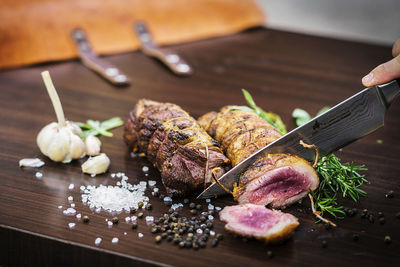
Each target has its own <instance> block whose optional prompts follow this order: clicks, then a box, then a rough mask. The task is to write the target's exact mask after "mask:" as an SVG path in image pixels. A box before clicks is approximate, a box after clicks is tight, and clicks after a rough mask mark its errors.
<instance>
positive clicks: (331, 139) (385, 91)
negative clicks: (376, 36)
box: [197, 79, 400, 198]
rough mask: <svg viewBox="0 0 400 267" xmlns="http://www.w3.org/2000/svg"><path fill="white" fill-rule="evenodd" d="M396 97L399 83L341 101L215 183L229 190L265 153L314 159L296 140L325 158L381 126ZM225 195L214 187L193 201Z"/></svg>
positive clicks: (385, 85)
mask: <svg viewBox="0 0 400 267" xmlns="http://www.w3.org/2000/svg"><path fill="white" fill-rule="evenodd" d="M399 93H400V79H398V80H393V81H391V82H389V83H387V84H382V85H378V86H373V87H369V88H366V89H364V90H362V91H361V92H359V93H357V94H355V95H353V96H351V97H350V98H348V99H346V100H345V101H343V102H341V103H339V104H337V105H336V106H334V107H332V108H331V109H329V110H328V111H326V112H325V113H323V114H321V115H319V116H317V117H315V118H314V119H312V120H311V121H309V122H308V123H306V124H304V125H302V126H300V127H297V128H296V129H294V130H292V131H291V132H289V133H287V134H286V135H284V136H282V137H281V138H279V139H277V140H276V141H274V142H273V143H271V144H269V145H267V146H265V147H263V148H261V149H260V150H258V151H257V152H256V153H254V154H253V155H251V156H250V157H248V158H247V159H246V160H244V161H242V162H240V163H239V164H238V165H236V166H235V167H234V168H232V169H231V170H230V171H228V172H227V173H225V174H224V175H223V176H222V177H220V178H219V179H218V181H219V182H220V183H221V184H223V185H224V186H225V187H226V188H228V189H230V190H232V188H233V185H234V184H235V182H237V181H238V178H239V176H240V174H241V173H242V172H243V171H245V170H246V169H247V168H248V167H249V166H250V165H251V164H253V163H254V162H255V161H256V160H257V159H259V158H261V157H263V156H265V155H266V154H268V153H291V154H296V155H298V156H300V157H303V158H304V159H306V160H309V161H312V160H313V159H314V156H315V155H314V154H315V153H314V150H312V149H307V148H304V147H303V146H302V145H301V144H300V140H302V141H304V142H305V143H306V144H313V145H316V146H317V147H318V148H319V152H320V155H321V156H325V155H327V154H329V153H331V152H334V151H336V150H338V149H339V148H341V147H344V146H345V145H347V144H349V143H351V142H353V141H355V140H357V139H359V138H361V137H363V136H365V135H367V134H369V133H371V132H373V131H375V130H376V129H378V128H380V127H382V126H383V122H384V117H385V112H386V110H387V109H388V108H389V106H390V104H391V103H392V102H393V100H394V99H395V98H396V97H397V96H398V94H399ZM223 194H226V192H225V191H224V190H223V189H221V188H220V187H219V186H218V185H217V184H216V183H213V184H212V185H210V186H209V187H208V188H207V189H206V190H204V191H203V192H202V193H201V194H200V195H199V196H198V197H197V198H209V197H214V196H218V195H223Z"/></svg>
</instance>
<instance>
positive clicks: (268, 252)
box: [267, 250, 274, 259]
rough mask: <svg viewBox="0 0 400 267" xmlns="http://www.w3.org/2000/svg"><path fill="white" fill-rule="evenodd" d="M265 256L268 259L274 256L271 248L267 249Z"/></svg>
mask: <svg viewBox="0 0 400 267" xmlns="http://www.w3.org/2000/svg"><path fill="white" fill-rule="evenodd" d="M267 257H268V258H269V259H272V258H273V257H274V253H273V252H272V251H271V250H268V251H267Z"/></svg>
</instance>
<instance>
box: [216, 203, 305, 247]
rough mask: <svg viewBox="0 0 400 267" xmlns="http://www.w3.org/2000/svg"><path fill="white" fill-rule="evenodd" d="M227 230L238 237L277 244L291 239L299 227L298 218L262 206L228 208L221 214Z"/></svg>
mask: <svg viewBox="0 0 400 267" xmlns="http://www.w3.org/2000/svg"><path fill="white" fill-rule="evenodd" d="M219 218H220V220H221V221H223V222H225V223H226V225H225V229H226V230H228V231H230V232H233V233H235V234H237V235H241V236H245V237H252V238H256V239H261V240H264V241H266V242H268V243H276V242H280V241H283V240H285V239H287V238H289V237H290V236H291V235H292V233H293V231H294V229H296V227H297V226H298V225H299V222H298V220H297V218H296V217H294V216H293V215H291V214H288V213H283V212H281V211H278V210H270V209H267V208H265V207H264V206H262V205H255V204H250V203H248V204H243V205H235V206H226V207H225V208H223V209H222V210H221V211H220V213H219Z"/></svg>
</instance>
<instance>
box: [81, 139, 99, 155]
mask: <svg viewBox="0 0 400 267" xmlns="http://www.w3.org/2000/svg"><path fill="white" fill-rule="evenodd" d="M85 145H86V154H87V155H89V156H97V155H98V154H100V148H101V142H100V139H99V138H97V137H96V136H94V135H89V136H88V137H86V139H85Z"/></svg>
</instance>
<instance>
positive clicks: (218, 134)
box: [198, 106, 319, 208]
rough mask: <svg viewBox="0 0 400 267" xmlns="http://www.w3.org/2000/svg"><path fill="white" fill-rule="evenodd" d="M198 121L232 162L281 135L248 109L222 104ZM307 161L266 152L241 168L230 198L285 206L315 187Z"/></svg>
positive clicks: (316, 183)
mask: <svg viewBox="0 0 400 267" xmlns="http://www.w3.org/2000/svg"><path fill="white" fill-rule="evenodd" d="M198 122H199V124H200V125H201V126H202V127H203V128H204V129H205V130H206V131H207V132H208V133H209V134H210V135H211V136H212V137H213V138H215V140H217V141H218V142H219V143H220V144H221V148H222V149H223V151H224V152H225V153H226V155H227V157H228V158H229V159H230V160H231V162H232V165H233V166H234V165H237V164H238V163H239V162H241V161H242V160H244V159H245V158H247V157H248V156H250V155H251V154H253V153H254V152H256V151H257V150H259V149H260V148H262V147H264V146H266V145H268V144H270V143H271V142H273V141H275V140H276V139H278V138H279V137H281V134H280V133H279V131H278V130H277V129H276V128H274V127H273V126H272V125H271V124H269V123H268V122H267V121H265V120H264V119H262V118H261V117H260V116H258V115H257V114H255V113H254V112H252V111H247V110H238V109H233V107H232V106H226V107H223V108H222V109H221V111H220V112H218V113H216V112H210V113H207V114H205V115H203V116H202V117H200V118H199V119H198ZM318 183H319V179H318V175H317V173H316V172H315V170H314V168H313V167H312V166H311V164H310V163H309V162H308V161H306V160H304V159H302V158H300V157H298V156H295V155H291V154H270V155H266V156H265V157H264V158H262V159H260V160H258V161H257V162H255V163H254V164H253V165H252V166H250V167H249V169H248V170H247V171H245V172H244V173H243V174H242V175H241V177H240V180H239V183H238V185H237V186H235V188H234V191H233V193H234V197H235V199H236V200H238V201H239V203H240V204H243V203H254V204H261V205H267V204H270V205H271V206H272V207H276V208H278V207H285V206H287V205H290V204H292V203H294V202H295V201H297V200H299V199H300V198H302V197H304V196H305V195H307V193H308V192H309V190H315V189H316V188H317V187H318Z"/></svg>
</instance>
